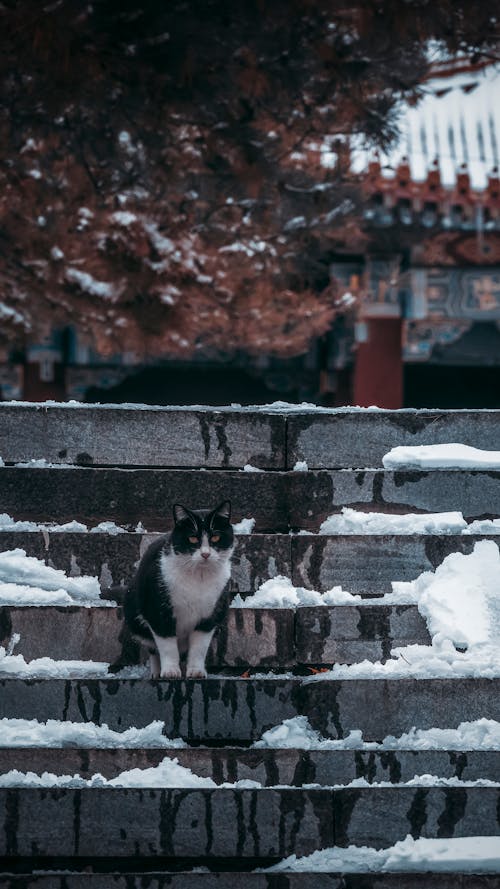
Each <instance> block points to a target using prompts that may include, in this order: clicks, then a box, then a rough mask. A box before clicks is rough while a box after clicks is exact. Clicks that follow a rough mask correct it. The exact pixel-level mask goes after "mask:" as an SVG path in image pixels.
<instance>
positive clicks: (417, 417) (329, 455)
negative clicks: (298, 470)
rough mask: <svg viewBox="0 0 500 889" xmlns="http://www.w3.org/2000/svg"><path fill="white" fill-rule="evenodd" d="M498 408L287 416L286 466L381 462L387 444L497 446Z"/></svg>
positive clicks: (347, 465)
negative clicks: (455, 442)
mask: <svg viewBox="0 0 500 889" xmlns="http://www.w3.org/2000/svg"><path fill="white" fill-rule="evenodd" d="M499 423H500V413H499V412H498V411H440V410H434V411H431V410H427V411H426V410H421V411H416V410H405V411H397V412H394V411H367V412H363V411H353V412H352V413H349V412H348V411H342V412H338V413H335V412H334V411H332V413H331V414H321V415H316V416H315V415H314V414H311V413H310V414H302V415H300V414H298V415H295V414H294V415H291V416H289V417H288V429H287V434H288V461H287V462H288V467H289V468H290V469H292V468H293V466H294V465H295V463H296V461H297V460H305V461H306V463H307V465H308V466H309V468H310V469H333V468H350V467H357V468H360V469H363V468H364V467H381V466H382V458H383V457H384V455H385V454H387V453H388V451H390V450H391V448H394V447H397V446H400V445H404V446H410V447H414V446H416V445H432V444H447V443H448V442H450V441H458V442H461V443H462V444H467V445H471V446H473V447H476V448H481V449H484V450H487V451H488V450H489V451H494V450H497V448H498V426H499Z"/></svg>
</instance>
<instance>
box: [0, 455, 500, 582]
mask: <svg viewBox="0 0 500 889" xmlns="http://www.w3.org/2000/svg"><path fill="white" fill-rule="evenodd" d="M0 472H1V470H0ZM16 517H17V513H16ZM158 533H159V532H158ZM158 533H154V532H153V533H144V534H141V533H135V532H128V533H123V534H115V535H111V534H105V533H92V534H85V533H74V532H44V533H42V532H40V531H0V549H1V550H2V551H3V550H7V549H16V548H21V549H24V550H25V551H26V553H27V554H28V555H31V556H35V557H36V558H38V559H41V560H43V561H47V563H48V564H50V565H52V566H53V567H55V568H60V569H62V570H63V571H65V572H66V573H68V574H75V573H76V572H79V573H81V574H90V575H91V576H97V577H99V579H100V582H101V586H102V587H103V589H104V590H106V589H108V588H110V587H118V586H124V585H126V584H127V583H128V582H129V581H130V579H131V577H132V575H133V572H134V570H135V566H136V564H137V562H138V560H139V558H140V556H141V554H142V553H143V552H144V550H145V549H146V548H147V546H148V545H149V543H150V542H152V541H153V540H154V539H157V537H158ZM483 539H487V540H494V541H497V539H498V538H497V536H493V535H476V534H475V535H469V534H464V535H455V534H453V535H451V534H450V535H449V534H416V535H405V534H402V535H388V534H384V535H371V534H364V535H354V534H353V535H351V534H347V535H320V534H311V535H289V534H279V533H278V534H259V533H257V534H242V535H238V536H237V538H236V549H235V555H234V558H233V569H232V581H231V584H232V589H233V591H234V592H239V593H240V594H241V595H246V594H247V593H252V592H254V591H255V590H256V589H257V588H258V587H259V586H260V585H261V584H262V583H263V582H264V581H266V580H268V579H269V578H270V577H273V576H275V575H276V574H282V575H284V576H286V577H290V578H291V580H292V582H293V584H294V585H295V586H304V587H306V588H307V589H316V590H328V589H331V588H332V587H333V586H336V585H341V586H342V587H343V588H344V589H346V590H348V591H349V592H352V593H361V594H362V595H364V596H372V595H373V596H375V595H380V594H383V593H386V592H390V591H391V589H392V587H391V582H392V581H393V580H406V581H408V580H414V579H415V578H416V577H418V576H419V574H421V573H422V572H423V571H432V570H435V569H436V567H437V566H438V565H439V564H440V563H441V562H442V561H443V559H445V558H446V556H447V555H449V554H450V553H452V552H463V553H470V552H472V550H473V549H474V545H475V544H476V543H477V542H478V541H479V540H483ZM381 551H383V555H384V558H383V559H381V558H380V554H381ZM117 594H118V593H117V591H116V590H115V593H114V596H115V597H116V595H117Z"/></svg>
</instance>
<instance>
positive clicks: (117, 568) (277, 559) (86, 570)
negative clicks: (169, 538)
mask: <svg viewBox="0 0 500 889" xmlns="http://www.w3.org/2000/svg"><path fill="white" fill-rule="evenodd" d="M161 536H162V535H161V534H158V533H151V534H149V533H147V534H141V533H124V534H106V533H101V532H95V533H93V534H85V533H72V532H66V531H64V532H58V531H57V532H55V531H53V532H49V531H43V532H41V531H0V552H4V551H5V550H12V549H17V548H20V549H23V550H24V551H25V552H26V553H27V554H28V555H29V556H35V558H37V559H41V560H42V561H43V562H45V563H46V564H47V565H51V566H52V567H53V568H60V569H61V570H62V571H65V572H66V574H68V575H70V576H72V577H75V576H80V575H82V574H86V575H90V576H91V577H98V578H99V581H100V584H101V587H102V589H103V590H104V591H106V590H109V589H110V588H111V587H113V588H114V589H113V592H112V594H111V598H113V599H117V598H120V591H119V590H118V589H117V587H120V586H122V587H124V588H125V587H126V586H127V585H128V584H129V583H130V581H131V579H132V576H133V574H134V571H135V569H136V567H137V565H138V564H139V560H140V558H141V557H142V556H143V555H144V553H145V551H146V550H147V548H148V546H149V545H150V544H151V543H152V542H153V541H154V540H157V539H158V537H161ZM235 540H236V545H235V551H234V556H233V560H232V571H231V590H232V591H233V592H234V593H241V595H243V596H244V595H246V594H248V593H253V592H255V590H256V589H258V587H259V586H260V585H261V584H262V583H264V581H266V580H269V578H270V577H275V576H276V575H277V574H284V575H285V576H286V577H291V576H292V559H291V554H292V548H291V542H290V541H291V537H290V536H289V535H288V534H240V535H236V538H235ZM107 598H109V596H107Z"/></svg>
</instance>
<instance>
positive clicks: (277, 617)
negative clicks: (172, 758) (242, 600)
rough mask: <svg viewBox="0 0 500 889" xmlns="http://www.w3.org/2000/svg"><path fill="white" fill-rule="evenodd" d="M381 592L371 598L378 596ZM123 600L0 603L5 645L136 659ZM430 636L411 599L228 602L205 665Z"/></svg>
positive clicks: (314, 655) (379, 652)
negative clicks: (265, 604)
mask: <svg viewBox="0 0 500 889" xmlns="http://www.w3.org/2000/svg"><path fill="white" fill-rule="evenodd" d="M375 601H376V600H373V602H375ZM122 629H123V621H122V610H121V608H111V607H83V606H77V605H74V606H72V605H71V606H53V605H50V606H36V607H35V606H34V607H30V606H20V607H16V606H9V605H4V606H3V607H2V606H0V645H3V646H4V647H6V648H8V647H9V642H10V640H11V638H12V636H13V634H18V635H19V636H20V640H19V642H18V643H17V644H16V647H15V651H16V654H22V655H23V657H24V658H25V660H27V661H30V660H33V659H34V658H40V657H47V656H49V657H52V658H54V659H55V660H92V661H105V662H107V663H112V664H115V663H118V662H119V663H121V664H136V663H141V661H144V659H145V657H146V656H145V654H144V653H142V657H141V654H140V650H139V647H138V646H137V645H135V644H134V643H133V642H132V641H131V640H130V639H127V637H126V635H125V634H123V633H122ZM413 643H421V644H423V645H428V644H430V636H429V633H428V631H427V627H426V624H425V621H424V619H423V618H422V616H421V615H420V614H419V612H418V609H417V607H416V606H414V605H392V606H391V605H377V604H363V605H336V606H333V607H328V606H319V607H300V608H298V609H297V610H293V609H289V608H268V609H266V608H231V609H230V612H229V618H228V623H227V626H224V627H221V629H220V630H219V632H218V633H217V635H216V637H215V638H214V641H213V643H212V646H211V649H210V652H209V656H208V661H207V663H208V665H209V667H211V668H212V669H213V668H222V667H241V669H242V670H243V669H246V668H247V667H261V668H262V669H288V668H290V667H293V666H295V665H297V664H299V665H301V664H312V665H316V666H317V665H324V664H328V665H331V664H333V663H349V664H350V663H356V662H358V661H362V660H365V659H366V660H380V659H386V658H388V657H390V652H391V649H392V648H395V647H397V646H400V645H410V644H413Z"/></svg>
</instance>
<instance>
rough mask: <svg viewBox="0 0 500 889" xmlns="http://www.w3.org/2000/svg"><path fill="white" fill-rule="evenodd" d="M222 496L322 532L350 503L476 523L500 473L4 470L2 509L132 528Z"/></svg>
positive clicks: (488, 512) (277, 524) (272, 520)
mask: <svg viewBox="0 0 500 889" xmlns="http://www.w3.org/2000/svg"><path fill="white" fill-rule="evenodd" d="M221 496H224V497H228V498H229V499H230V500H231V501H232V502H233V504H234V514H233V518H234V520H239V519H241V518H244V517H245V516H249V515H251V516H253V517H254V518H255V521H256V525H255V528H256V530H257V531H281V532H287V531H289V530H290V529H293V528H304V529H305V530H313V531H314V530H318V528H319V525H320V523H321V522H322V521H323V520H324V519H325V518H326V517H327V516H329V515H331V514H332V513H333V512H340V510H341V509H342V507H344V506H348V507H355V508H358V509H359V508H361V509H373V510H377V509H379V508H381V507H382V508H383V509H384V510H385V511H391V510H392V511H393V512H400V513H401V512H413V511H423V512H446V511H450V510H458V511H461V512H462V513H463V514H464V516H465V517H466V518H467V519H473V518H483V517H494V516H498V515H500V471H492V470H446V469H443V470H433V471H422V470H416V471H406V470H403V471H397V472H392V471H386V470H379V469H366V470H343V469H341V470H320V471H309V472H274V471H272V472H242V471H240V470H236V471H234V470H223V471H221V470H211V469H207V470H206V471H205V472H200V471H199V470H197V469H146V470H144V469H129V468H120V469H107V468H94V467H92V468H80V467H71V468H55V469H53V468H41V469H32V468H26V469H22V468H16V467H9V466H4V467H1V468H0V499H1V502H2V508H3V509H4V510H5V512H7V513H8V514H10V515H14V516H15V518H18V519H28V520H32V521H56V522H66V521H70V520H72V519H75V518H76V519H78V520H80V521H82V522H85V523H93V524H96V523H98V522H100V521H105V520H113V521H116V522H118V523H119V524H120V523H123V522H124V523H126V524H127V525H129V526H135V525H136V524H137V523H138V522H139V521H141V522H142V523H143V525H144V526H145V527H146V528H148V529H149V530H152V531H153V530H164V529H165V528H166V527H170V524H171V522H172V518H171V515H170V508H169V504H171V503H172V502H174V501H175V500H180V499H183V500H184V501H185V502H189V503H192V504H200V503H215V502H217V501H218V500H220V498H221ZM305 503H306V504H307V509H305V508H304V504H305Z"/></svg>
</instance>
